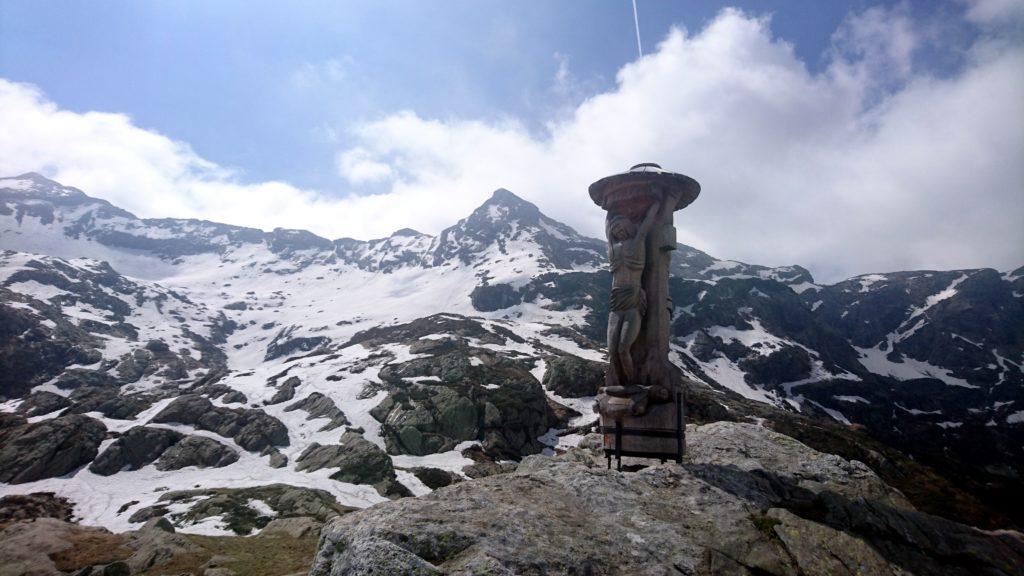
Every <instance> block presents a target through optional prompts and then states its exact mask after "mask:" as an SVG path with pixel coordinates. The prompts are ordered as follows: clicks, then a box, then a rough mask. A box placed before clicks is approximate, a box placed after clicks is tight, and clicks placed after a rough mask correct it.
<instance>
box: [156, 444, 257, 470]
mask: <svg viewBox="0 0 1024 576" xmlns="http://www.w3.org/2000/svg"><path fill="white" fill-rule="evenodd" d="M237 461H238V452H235V451H234V450H233V449H231V448H230V447H228V446H226V445H224V444H222V443H220V442H217V441H216V440H214V439H213V438H207V437H206V436H186V437H185V438H183V439H182V440H181V441H179V442H176V443H175V444H174V445H173V446H171V447H170V448H168V449H167V450H166V451H165V452H164V453H163V455H161V456H160V459H159V460H157V462H156V469H157V470H161V471H167V470H180V469H182V468H184V467H186V466H196V467H199V468H220V467H222V466H227V465H229V464H234V463H235V462H237Z"/></svg>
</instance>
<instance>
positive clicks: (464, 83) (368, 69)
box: [0, 0, 963, 194]
mask: <svg viewBox="0 0 1024 576" xmlns="http://www.w3.org/2000/svg"><path fill="white" fill-rule="evenodd" d="M638 4H639V14H640V25H641V39H642V40H643V42H644V44H646V46H647V47H648V48H649V49H653V48H654V46H655V44H656V43H657V42H659V41H660V40H662V39H663V38H664V37H665V35H666V34H667V33H668V30H669V28H670V27H671V26H673V25H674V26H681V27H686V28H690V29H693V30H697V29H700V28H702V27H703V26H704V25H706V24H707V22H708V21H710V20H711V19H712V18H714V17H715V15H716V14H717V13H718V11H719V10H720V9H721V8H722V3H720V2H695V1H685V2H667V1H659V2H651V1H645V0H639V3H638ZM874 4H876V3H870V4H869V3H868V2H864V1H855V2H841V1H831V0H830V1H821V0H793V1H787V2H739V3H736V5H737V6H739V7H741V8H744V9H745V10H748V11H750V12H751V13H752V14H771V15H772V16H773V26H772V30H773V32H774V33H775V34H776V35H778V36H779V37H781V38H785V39H786V40H787V41H789V42H791V43H793V45H794V48H795V49H796V52H797V54H798V55H800V57H801V59H802V60H804V62H806V63H807V65H808V66H809V67H810V68H811V69H815V70H816V69H820V67H821V66H822V65H823V64H824V62H825V60H824V58H823V57H822V55H823V53H824V52H825V51H826V50H827V49H828V47H829V44H830V39H831V36H832V34H833V32H834V31H835V30H836V28H837V27H838V26H839V25H840V24H841V23H842V21H843V19H844V18H845V17H846V15H847V14H848V13H850V12H851V11H856V10H860V9H863V8H865V7H866V6H869V5H874ZM934 4H935V3H934V2H916V3H910V4H909V6H910V7H911V8H912V9H916V10H918V11H920V12H925V13H927V12H933V11H935V10H936V8H935V7H934V6H933V5H934ZM0 5H2V6H3V11H2V19H0V38H3V40H2V42H0V76H2V77H4V78H7V79H9V80H14V81H18V82H29V83H32V84H34V85H36V86H38V87H40V88H41V89H42V90H43V91H44V92H45V93H46V94H47V95H48V96H49V98H51V99H52V100H54V101H55V102H57V103H58V104H60V105H61V107H63V108H67V109H70V110H75V111H79V112H85V111H89V110H100V111H110V112H121V113H126V114H128V115H130V116H131V117H132V118H133V120H134V121H135V123H136V124H137V125H138V126H141V127H144V128H148V129H153V130H156V131H158V132H160V133H161V134H164V135H167V136H169V137H171V138H174V139H176V140H182V141H185V142H188V143H189V144H190V145H191V146H192V147H193V148H194V149H195V151H196V152H197V153H199V154H200V155H201V156H203V157H204V158H207V159H209V160H212V161H215V162H217V163H218V164H221V165H226V166H232V167H237V168H240V169H241V170H242V171H244V178H245V179H247V180H251V181H259V180H266V179H286V180H288V181H290V182H292V183H294V184H296V185H299V186H310V187H316V188H318V189H323V190H324V191H327V192H330V193H339V194H345V193H351V192H355V193H360V192H361V191H362V190H361V189H360V187H351V186H348V185H346V183H345V182H342V181H340V180H339V178H338V176H337V172H336V170H335V169H334V167H333V155H334V153H335V150H336V148H337V147H338V145H339V144H342V145H344V139H345V137H346V136H345V134H344V130H345V128H346V127H347V126H349V125H350V124H353V123H355V122H358V121H360V120H365V119H373V118H377V117H380V116H384V115H386V114H388V113H391V112H394V111H395V110H403V109H410V110H415V111H416V112H417V113H419V114H420V115H422V116H425V117H440V118H446V117H466V118H480V119H491V120H495V119H500V118H502V117H506V116H511V117H515V118H517V119H520V120H522V121H523V122H526V123H527V124H528V125H529V126H530V128H531V129H533V130H543V127H544V124H545V122H547V121H549V120H551V119H552V118H553V117H556V116H557V115H558V114H559V112H560V111H561V110H562V109H563V108H564V107H565V106H567V105H572V104H576V103H577V102H576V100H579V99H582V98H584V97H586V96H589V95H591V94H593V93H597V92H600V91H603V90H607V89H609V88H610V87H611V86H612V85H613V84H614V80H615V73H616V71H617V70H618V69H619V68H620V67H621V66H622V65H623V64H625V63H627V62H629V61H631V60H633V59H635V58H636V56H637V54H636V41H635V36H634V26H633V13H632V6H631V4H630V2H629V1H628V0H617V1H614V2H613V1H575V2H518V3H514V2H504V1H502V2H498V1H483V2H481V1H462V2H422V1H414V2H381V1H379V0H374V1H369V2H351V1H346V2H298V3H290V2H249V1H242V2H224V1H217V2H205V1H199V2H72V1H68V2H49V1H42V2H38V1H33V2H7V1H5V2H3V3H2V4H0ZM939 10H949V11H963V7H962V6H960V5H957V4H955V3H949V4H948V5H945V6H943V7H941V8H940V9H939ZM563 61H564V62H565V65H567V66H568V67H569V69H570V70H571V72H572V74H573V76H574V77H575V78H577V79H578V82H579V84H580V86H578V87H577V89H576V90H575V91H573V92H571V93H558V92H557V91H556V90H555V89H554V85H553V82H554V80H553V79H554V77H555V75H556V73H557V72H558V68H559V65H560V63H561V62H563ZM339 140H340V142H339Z"/></svg>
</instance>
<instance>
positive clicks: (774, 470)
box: [310, 422, 1024, 576]
mask: <svg viewBox="0 0 1024 576" xmlns="http://www.w3.org/2000/svg"><path fill="white" fill-rule="evenodd" d="M692 432H693V433H692V434H689V435H688V436H689V437H690V439H691V442H703V444H704V448H706V449H707V450H704V451H702V449H700V448H698V447H697V446H696V445H694V446H693V447H692V448H693V450H692V451H693V452H694V453H695V456H696V458H695V460H691V461H689V462H685V463H684V464H683V465H676V464H665V465H659V466H653V467H649V468H645V469H643V470H640V471H638V472H616V471H614V470H607V469H605V468H604V462H603V460H601V459H600V458H599V454H598V453H596V452H591V451H587V450H583V449H575V450H571V451H569V452H567V453H565V454H563V455H560V456H558V457H554V458H551V457H544V456H531V457H529V458H527V459H526V460H524V461H523V462H522V463H521V464H520V465H519V467H518V468H517V469H516V470H515V472H513V473H511V474H501V475H495V476H490V477H487V478H484V479H480V480H474V481H469V482H462V483H459V484H455V485H452V486H449V487H446V488H442V489H440V490H437V491H435V492H433V493H431V494H429V495H427V496H423V497H420V498H415V499H411V498H409V499H404V500H399V501H396V502H391V503H386V504H382V505H378V506H374V507H372V508H370V509H367V510H363V511H360V512H357V513H354V514H350V515H347V516H345V517H344V518H342V519H339V520H337V521H335V522H333V523H331V524H329V525H328V526H327V527H325V529H324V530H323V533H322V536H321V541H320V549H319V551H318V554H317V558H316V559H315V561H314V564H313V568H312V570H311V571H310V575H311V576H328V575H330V576H341V575H349V576H358V575H371V574H428V575H429V574H450V575H469V574H500V575H513V574H515V575H541V574H590V575H595V576H596V575H627V574H628V575H651V576H653V575H663V574H665V575H667V574H674V575H677V574H693V575H696V574H778V575H794V576H796V575H801V574H861V575H869V574H878V575H900V574H917V575H922V574H963V575H968V574H971V575H973V574H1006V575H1010V574H1014V573H1018V572H1017V571H1018V570H1019V567H1020V566H1022V565H1024V537H1022V535H1021V534H1019V533H1016V532H1010V531H1002V532H984V531H981V530H978V529H975V528H971V527H968V526H965V525H962V524H957V523H955V522H951V521H948V520H943V519H941V518H937V517H934V516H930V515H927V514H923V513H921V512H917V511H915V510H913V509H912V508H911V507H910V506H909V505H908V504H907V503H906V502H905V500H904V499H903V498H902V495H900V494H899V493H898V492H897V491H895V490H893V489H891V488H888V487H887V486H885V484H884V483H882V482H881V480H880V479H879V478H878V477H877V476H875V475H874V473H872V472H871V471H870V470H869V469H867V467H865V466H863V465H860V464H859V463H856V462H848V461H845V460H843V459H841V458H837V457H836V456H833V455H828V454H822V453H820V452H816V451H814V450H812V449H810V448H808V447H806V446H803V445H802V444H800V443H798V442H796V441H794V440H792V439H791V438H788V437H785V436H782V435H781V434H777V433H774V432H771V431H770V430H767V429H765V428H761V427H759V426H755V425H750V424H737V423H724V422H723V423H716V424H712V425H709V426H706V427H700V428H697V429H695V430H693V431H692ZM773 447H775V449H773Z"/></svg>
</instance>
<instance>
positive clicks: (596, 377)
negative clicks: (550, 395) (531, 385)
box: [544, 355, 608, 398]
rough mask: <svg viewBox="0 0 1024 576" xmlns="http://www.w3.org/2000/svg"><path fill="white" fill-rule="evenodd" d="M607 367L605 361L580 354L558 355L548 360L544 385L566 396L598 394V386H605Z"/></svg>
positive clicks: (577, 396)
mask: <svg viewBox="0 0 1024 576" xmlns="http://www.w3.org/2000/svg"><path fill="white" fill-rule="evenodd" d="M607 367H608V365H607V364H605V363H604V362H595V361H593V360H586V359H584V358H580V357H579V356H569V355H565V356H556V357H554V358H551V359H549V360H548V361H547V369H546V370H545V371H544V387H545V388H547V389H548V390H551V391H552V392H554V393H555V394H558V395H559V396H564V397H566V398H582V397H584V396H596V395H597V390H598V388H600V387H601V386H604V373H605V370H606V369H607Z"/></svg>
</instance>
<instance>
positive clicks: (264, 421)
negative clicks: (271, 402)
mask: <svg viewBox="0 0 1024 576" xmlns="http://www.w3.org/2000/svg"><path fill="white" fill-rule="evenodd" d="M152 421H153V422H161V423H162V422H169V423H179V424H191V425H193V426H195V427H196V428H199V429H202V430H208V431H210V432H216V433H217V434H220V435H221V436H225V437H227V438H233V439H234V440H235V442H237V443H238V445H239V446H241V447H242V448H245V449H246V450H249V451H250V452H259V451H260V450H263V449H264V448H267V447H270V446H287V445H288V429H287V428H286V427H285V426H284V424H282V423H281V421H280V420H278V419H277V418H274V417H273V416H271V415H269V414H267V413H266V412H263V411H262V410H256V409H253V408H224V407H221V406H214V405H213V403H212V402H210V401H209V400H208V399H206V398H203V397H202V396H198V395H196V394H185V395H183V396H179V397H178V398H176V399H175V400H174V402H171V403H170V404H168V405H167V407H166V408H164V409H163V410H162V411H160V413H159V414H157V415H156V416H155V417H154V418H153V420H152Z"/></svg>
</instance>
